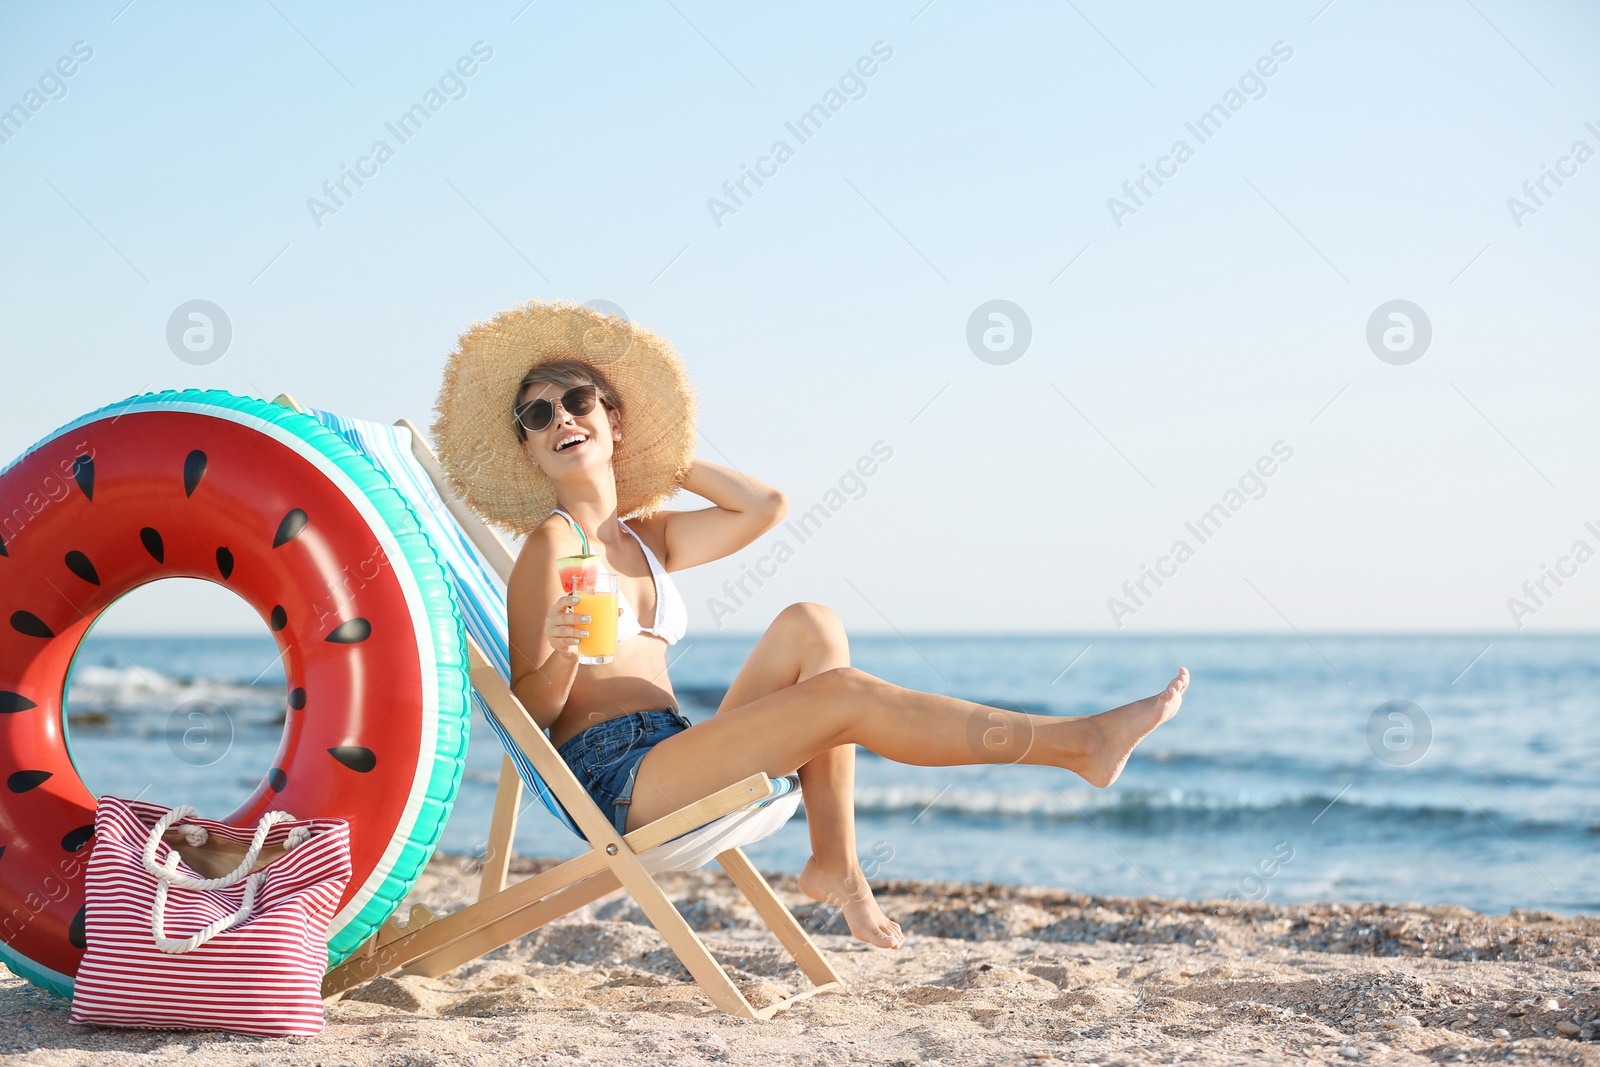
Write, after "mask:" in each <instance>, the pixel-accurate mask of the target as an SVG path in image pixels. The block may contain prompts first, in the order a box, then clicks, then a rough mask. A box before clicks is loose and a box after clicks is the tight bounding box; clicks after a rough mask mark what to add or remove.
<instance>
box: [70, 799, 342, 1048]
mask: <svg viewBox="0 0 1600 1067" xmlns="http://www.w3.org/2000/svg"><path fill="white" fill-rule="evenodd" d="M193 815H194V809H193V808H190V807H187V806H185V807H178V808H174V809H172V810H170V811H169V810H168V809H167V808H165V807H162V806H161V805H159V804H149V803H143V802H140V801H137V800H122V799H119V798H117V797H111V796H103V797H101V798H100V802H99V805H98V806H97V808H96V809H95V816H94V830H95V840H94V851H93V853H92V854H91V855H90V857H89V865H88V875H87V886H86V895H87V897H88V908H87V913H86V915H85V917H84V929H85V936H86V938H87V941H88V949H87V951H86V952H85V953H84V956H83V962H82V963H80V964H79V966H78V975H77V979H76V981H75V982H74V985H73V994H72V1016H71V1021H72V1022H74V1023H89V1024H94V1025H97V1026H135V1027H146V1028H150V1029H156V1030H231V1031H234V1032H235V1033H241V1034H320V1033H321V1032H322V1028H323V1026H324V1017H323V1010H322V976H323V974H324V973H325V972H326V971H327V968H328V924H329V922H330V921H332V919H333V913H334V910H335V909H336V908H337V906H338V903H339V898H340V897H341V896H342V895H343V894H344V890H345V886H346V884H348V883H349V881H350V827H349V824H348V823H346V822H345V821H344V820H342V819H313V820H306V821H303V822H296V821H294V817H293V816H291V815H289V814H287V813H285V812H281V811H274V812H268V813H267V815H266V816H265V817H263V818H262V820H261V823H260V825H259V826H257V827H256V828H255V829H254V830H250V829H248V828H240V827H233V826H229V825H227V824H226V823H220V822H214V821H212V820H209V819H196V818H193ZM174 825H181V827H182V832H183V834H184V838H185V840H187V841H189V842H191V843H193V844H201V843H203V842H204V840H205V836H204V835H209V834H214V835H218V836H221V837H224V838H228V839H231V840H234V841H238V842H241V843H245V844H248V845H249V846H250V849H249V851H248V852H247V853H246V855H245V857H244V859H243V861H242V862H241V863H240V864H239V867H238V869H236V870H235V871H233V873H232V874H229V875H226V876H224V877H222V878H212V879H205V878H201V877H200V876H199V875H198V874H196V873H195V871H194V870H193V869H192V868H190V867H189V866H188V865H187V864H185V863H184V862H183V860H182V859H181V857H180V856H179V855H178V852H177V850H176V849H173V848H172V847H170V846H169V845H167V844H166V843H165V842H164V841H162V840H161V836H162V834H163V833H164V832H165V831H166V830H167V828H168V827H169V826H174ZM269 845H284V846H286V847H287V848H288V849H289V851H288V852H286V853H285V854H284V855H282V856H280V857H279V858H278V859H275V860H273V861H272V862H271V863H269V864H267V866H265V867H263V868H262V869H261V870H259V871H256V872H255V873H253V874H252V873H250V868H251V867H253V866H254V865H255V862H256V858H257V856H258V855H259V853H260V851H261V849H262V848H263V847H265V846H269Z"/></svg>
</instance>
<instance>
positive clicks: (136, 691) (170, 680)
mask: <svg viewBox="0 0 1600 1067" xmlns="http://www.w3.org/2000/svg"><path fill="white" fill-rule="evenodd" d="M286 698H287V693H286V692H285V690H284V687H283V683H282V681H280V680H274V681H272V682H270V683H269V684H266V685H261V684H256V685H246V684H242V683H240V682H238V681H237V680H234V679H230V678H218V677H210V676H203V675H202V676H194V677H175V676H173V675H169V674H163V673H162V672H160V671H158V670H155V669H153V668H150V667H106V666H100V665H95V664H82V665H79V666H77V667H74V668H73V671H72V676H71V680H70V684H69V685H68V687H67V708H68V715H69V717H75V716H78V715H80V714H101V715H138V714H152V713H158V714H163V715H164V714H167V713H170V712H171V711H173V710H174V709H177V708H181V707H183V706H184V705H187V704H194V703H205V704H214V705H217V706H219V707H222V708H225V709H227V710H229V711H234V710H244V711H252V712H269V711H281V710H282V709H283V707H284V705H285V701H286Z"/></svg>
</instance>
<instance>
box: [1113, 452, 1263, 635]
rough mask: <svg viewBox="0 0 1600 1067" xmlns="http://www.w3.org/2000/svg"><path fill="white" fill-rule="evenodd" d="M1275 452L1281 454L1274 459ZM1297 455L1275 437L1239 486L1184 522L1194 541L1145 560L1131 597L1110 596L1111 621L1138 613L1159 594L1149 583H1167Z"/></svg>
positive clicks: (1126, 591)
mask: <svg viewBox="0 0 1600 1067" xmlns="http://www.w3.org/2000/svg"><path fill="white" fill-rule="evenodd" d="M1274 456H1276V457H1277V458H1276V459H1274V458H1273V457H1274ZM1293 456H1294V449H1293V448H1291V447H1290V446H1289V445H1287V444H1285V443H1284V442H1283V441H1274V442H1273V443H1272V448H1271V450H1270V454H1268V455H1263V456H1261V457H1260V458H1259V459H1257V460H1256V461H1255V464H1254V465H1253V466H1250V467H1247V468H1245V472H1244V473H1243V474H1241V475H1240V476H1239V481H1238V487H1237V488H1229V489H1228V490H1227V491H1226V492H1224V493H1223V494H1222V499H1221V500H1218V501H1217V502H1216V503H1215V504H1212V505H1211V506H1210V507H1209V508H1207V509H1206V510H1205V511H1202V512H1201V513H1200V514H1199V516H1198V517H1197V518H1195V519H1193V520H1191V521H1189V522H1185V523H1184V524H1183V527H1184V529H1185V530H1187V531H1189V533H1190V534H1191V535H1192V536H1193V537H1194V540H1195V543H1194V544H1193V545H1191V544H1190V543H1189V542H1188V541H1187V540H1186V539H1185V538H1182V537H1180V538H1178V539H1177V540H1176V541H1173V542H1172V547H1171V548H1169V549H1168V550H1167V554H1166V555H1164V556H1161V557H1160V558H1159V559H1157V560H1156V562H1155V566H1154V567H1153V568H1152V567H1151V566H1150V564H1148V563H1146V564H1142V565H1141V568H1140V573H1139V577H1137V578H1130V579H1128V580H1127V581H1125V582H1123V583H1122V593H1123V596H1125V597H1127V600H1123V599H1120V598H1118V597H1114V596H1113V597H1107V598H1106V610H1107V611H1109V612H1110V613H1111V621H1112V622H1113V623H1115V624H1116V627H1117V629H1119V630H1120V629H1122V623H1123V620H1124V619H1126V618H1127V617H1128V616H1130V615H1137V614H1138V613H1139V609H1140V608H1142V607H1144V606H1145V605H1146V604H1148V603H1149V602H1150V600H1151V598H1152V597H1154V596H1155V593H1154V592H1153V591H1152V590H1151V589H1150V587H1149V584H1148V583H1150V582H1154V583H1155V586H1156V588H1157V589H1160V588H1161V587H1162V586H1163V585H1166V584H1167V583H1166V581H1165V579H1169V578H1172V577H1174V576H1175V575H1176V574H1177V573H1178V568H1179V567H1181V566H1183V565H1184V564H1185V563H1187V562H1189V561H1190V560H1191V559H1193V558H1194V556H1195V551H1196V549H1197V547H1198V546H1200V545H1203V544H1205V543H1206V542H1207V541H1209V540H1211V539H1212V538H1213V537H1215V536H1216V535H1217V531H1219V530H1221V529H1222V527H1223V525H1224V524H1225V523H1226V522H1227V521H1228V520H1229V519H1231V518H1233V516H1235V515H1237V514H1238V513H1239V512H1240V510H1242V509H1243V508H1244V506H1245V505H1246V504H1247V503H1249V502H1250V501H1252V500H1260V499H1261V498H1262V497H1264V496H1266V495H1267V479H1268V478H1271V477H1272V476H1273V475H1274V474H1277V473H1278V470H1279V467H1280V464H1283V463H1287V462H1289V460H1290V459H1291V458H1293ZM1247 494H1248V495H1247ZM1141 594H1142V595H1141ZM1130 601H1131V603H1130Z"/></svg>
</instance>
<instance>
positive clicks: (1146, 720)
mask: <svg viewBox="0 0 1600 1067" xmlns="http://www.w3.org/2000/svg"><path fill="white" fill-rule="evenodd" d="M1188 688H1189V668H1187V667H1179V668H1178V675H1177V677H1175V678H1173V679H1172V681H1171V682H1170V683H1169V684H1168V685H1167V687H1166V688H1165V689H1163V690H1162V691H1161V692H1159V693H1157V694H1156V695H1155V696H1153V697H1145V698H1144V699H1143V700H1136V701H1134V702H1133V703H1132V704H1124V705H1122V707H1120V708H1112V709H1111V710H1110V711H1105V712H1101V713H1100V714H1099V715H1094V716H1091V717H1090V718H1089V719H1088V720H1087V722H1088V723H1089V724H1092V725H1093V726H1094V727H1095V732H1094V733H1093V734H1092V735H1091V736H1092V737H1093V738H1094V740H1093V742H1092V743H1091V744H1090V747H1089V755H1088V758H1087V759H1085V760H1084V761H1083V764H1082V766H1081V767H1078V768H1074V769H1075V770H1077V772H1078V773H1079V774H1080V775H1082V776H1083V779H1084V780H1085V781H1086V782H1088V783H1089V784H1090V785H1094V786H1099V787H1100V788H1101V789H1104V788H1105V787H1106V786H1108V785H1110V784H1111V783H1112V782H1114V781H1116V780H1117V776H1118V775H1120V774H1121V773H1122V768H1123V767H1124V766H1126V765H1127V763H1128V757H1129V756H1131V755H1132V754H1133V750H1134V748H1136V747H1137V746H1138V744H1139V742H1140V741H1143V740H1144V739H1145V738H1146V737H1147V736H1149V734H1150V732H1151V731H1152V730H1154V729H1155V728H1156V727H1157V726H1160V725H1161V724H1162V723H1164V722H1166V721H1167V720H1168V719H1170V718H1172V717H1173V716H1174V715H1176V714H1178V706H1179V705H1180V704H1182V703H1183V691H1184V690H1185V689H1188Z"/></svg>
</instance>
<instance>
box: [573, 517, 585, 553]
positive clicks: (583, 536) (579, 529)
mask: <svg viewBox="0 0 1600 1067" xmlns="http://www.w3.org/2000/svg"><path fill="white" fill-rule="evenodd" d="M571 521H572V528H573V529H574V530H577V531H578V536H579V537H581V538H582V539H583V554H584V556H586V557H587V556H588V555H589V535H588V534H586V533H584V532H583V527H582V526H579V525H578V520H577V519H573V520H571Z"/></svg>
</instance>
